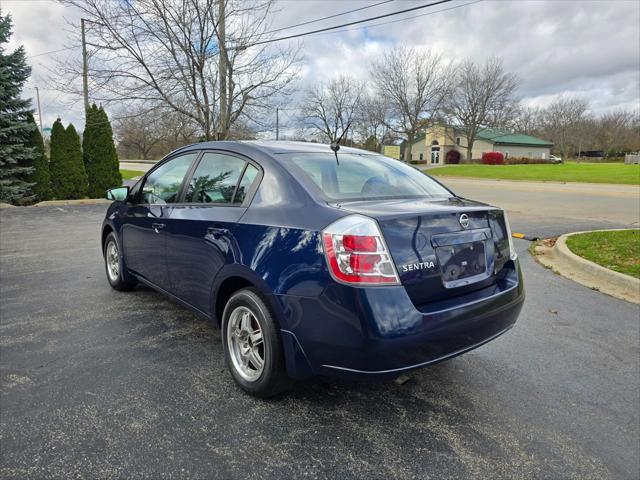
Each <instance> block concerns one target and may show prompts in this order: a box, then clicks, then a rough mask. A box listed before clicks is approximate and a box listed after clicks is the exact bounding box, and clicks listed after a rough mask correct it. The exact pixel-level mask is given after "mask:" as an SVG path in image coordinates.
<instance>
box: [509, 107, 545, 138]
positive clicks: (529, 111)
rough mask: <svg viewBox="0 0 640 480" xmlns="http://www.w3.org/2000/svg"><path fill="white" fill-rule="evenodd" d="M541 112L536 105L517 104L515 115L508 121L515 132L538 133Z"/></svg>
mask: <svg viewBox="0 0 640 480" xmlns="http://www.w3.org/2000/svg"><path fill="white" fill-rule="evenodd" d="M541 115H542V112H541V110H540V108H538V107H525V106H523V105H520V106H518V108H517V110H516V113H515V116H514V117H513V119H512V120H511V122H510V123H509V125H510V126H511V128H512V129H513V130H515V131H516V132H520V133H524V134H526V135H533V136H535V135H539V134H540V128H541V125H540V122H541Z"/></svg>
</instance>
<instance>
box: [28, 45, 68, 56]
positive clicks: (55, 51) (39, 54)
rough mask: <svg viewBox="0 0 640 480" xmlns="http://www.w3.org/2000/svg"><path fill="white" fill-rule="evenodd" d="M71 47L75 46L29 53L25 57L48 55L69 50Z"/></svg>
mask: <svg viewBox="0 0 640 480" xmlns="http://www.w3.org/2000/svg"><path fill="white" fill-rule="evenodd" d="M72 48H76V47H65V48H61V49H60V50H51V51H50V52H42V53H37V54H35V55H29V56H28V57H27V58H35V57H41V56H42V55H49V54H50V53H59V52H64V51H66V50H71V49H72Z"/></svg>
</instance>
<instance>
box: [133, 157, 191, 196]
mask: <svg viewBox="0 0 640 480" xmlns="http://www.w3.org/2000/svg"><path fill="white" fill-rule="evenodd" d="M197 155H198V154H197V153H191V154H188V155H182V156H180V157H177V158H173V159H171V160H169V161H168V162H166V163H164V164H163V165H162V166H160V167H158V168H157V169H155V170H154V171H153V172H151V173H150V174H149V176H148V177H147V178H146V180H145V182H144V185H143V187H142V203H148V204H153V205H164V204H167V203H175V202H176V201H177V199H178V193H180V186H181V185H182V181H183V180H184V176H185V175H186V173H187V170H189V167H190V166H191V162H193V160H194V159H195V158H196V157H197Z"/></svg>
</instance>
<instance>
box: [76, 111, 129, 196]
mask: <svg viewBox="0 0 640 480" xmlns="http://www.w3.org/2000/svg"><path fill="white" fill-rule="evenodd" d="M82 150H83V155H84V164H85V168H86V169H87V176H88V178H89V196H90V197H92V198H94V197H95V198H100V197H104V195H105V192H106V191H107V190H108V189H109V188H113V187H119V186H120V185H122V175H121V174H120V164H119V162H118V154H117V153H116V146H115V144H114V143H113V131H112V129H111V124H110V123H109V118H108V117H107V114H106V112H105V111H104V110H103V109H102V107H100V108H98V107H96V106H95V105H92V106H91V107H90V108H89V111H88V112H87V124H86V126H85V129H84V134H83V136H82Z"/></svg>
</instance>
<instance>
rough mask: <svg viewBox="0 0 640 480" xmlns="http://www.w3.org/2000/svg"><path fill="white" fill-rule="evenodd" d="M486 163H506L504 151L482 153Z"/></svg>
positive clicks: (483, 160)
mask: <svg viewBox="0 0 640 480" xmlns="http://www.w3.org/2000/svg"><path fill="white" fill-rule="evenodd" d="M482 163H483V164H484V165H504V155H503V154H502V152H486V153H483V154H482Z"/></svg>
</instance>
